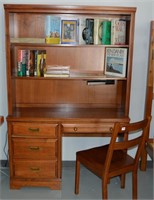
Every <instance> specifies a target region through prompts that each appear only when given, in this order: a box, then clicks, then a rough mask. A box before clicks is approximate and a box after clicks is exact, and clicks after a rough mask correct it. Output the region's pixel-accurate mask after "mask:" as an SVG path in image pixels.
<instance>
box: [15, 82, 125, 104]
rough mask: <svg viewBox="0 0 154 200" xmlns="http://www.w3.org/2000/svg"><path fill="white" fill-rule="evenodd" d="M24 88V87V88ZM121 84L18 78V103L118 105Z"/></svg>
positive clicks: (120, 99) (120, 97)
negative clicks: (92, 83)
mask: <svg viewBox="0 0 154 200" xmlns="http://www.w3.org/2000/svg"><path fill="white" fill-rule="evenodd" d="M23 88H24V89H23ZM121 94H122V88H121V84H120V83H119V84H117V83H115V84H113V85H93V86H89V85H87V82H86V81H79V80H63V79H61V80H56V79H55V80H42V81H41V82H40V81H39V80H37V79H36V80H32V79H31V80H29V81H28V82H27V80H26V79H17V80H16V104H17V105H19V106H20V105H22V104H25V105H26V104H27V105H28V104H33V106H37V104H42V106H45V105H46V104H47V105H50V104H96V105H97V104H103V105H104V106H107V107H109V106H111V107H117V106H118V105H119V106H120V105H121V101H122V98H123V97H122V95H121Z"/></svg>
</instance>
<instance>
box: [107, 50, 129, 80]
mask: <svg viewBox="0 0 154 200" xmlns="http://www.w3.org/2000/svg"><path fill="white" fill-rule="evenodd" d="M105 51H106V52H105V67H104V68H105V71H104V74H105V75H111V76H117V77H126V67H127V52H128V51H127V48H106V50H105Z"/></svg>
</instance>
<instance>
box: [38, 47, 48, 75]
mask: <svg viewBox="0 0 154 200" xmlns="http://www.w3.org/2000/svg"><path fill="white" fill-rule="evenodd" d="M35 54H36V64H35V73H36V74H35V75H36V76H43V74H44V71H45V70H46V58H47V53H46V50H44V49H43V50H36V51H35Z"/></svg>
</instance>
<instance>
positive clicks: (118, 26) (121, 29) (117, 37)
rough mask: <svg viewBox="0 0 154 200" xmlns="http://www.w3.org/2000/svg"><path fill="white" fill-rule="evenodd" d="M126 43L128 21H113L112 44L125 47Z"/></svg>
mask: <svg viewBox="0 0 154 200" xmlns="http://www.w3.org/2000/svg"><path fill="white" fill-rule="evenodd" d="M125 42H126V21H124V20H120V19H112V21H111V44H113V45H123V44H125Z"/></svg>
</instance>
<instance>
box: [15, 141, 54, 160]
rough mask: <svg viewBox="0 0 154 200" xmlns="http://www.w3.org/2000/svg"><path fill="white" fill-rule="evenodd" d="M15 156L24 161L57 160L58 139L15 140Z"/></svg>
mask: <svg viewBox="0 0 154 200" xmlns="http://www.w3.org/2000/svg"><path fill="white" fill-rule="evenodd" d="M12 143H13V156H14V158H22V159H39V160H42V159H50V160H52V159H56V158H57V139H24V138H13V139H12Z"/></svg>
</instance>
